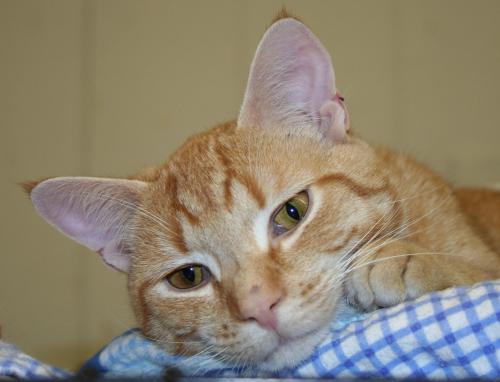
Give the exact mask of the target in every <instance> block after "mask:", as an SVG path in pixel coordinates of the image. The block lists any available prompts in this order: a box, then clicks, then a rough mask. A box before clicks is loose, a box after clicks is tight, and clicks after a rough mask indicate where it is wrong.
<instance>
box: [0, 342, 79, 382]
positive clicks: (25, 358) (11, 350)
mask: <svg viewBox="0 0 500 382" xmlns="http://www.w3.org/2000/svg"><path fill="white" fill-rule="evenodd" d="M70 376H71V373H69V372H67V371H65V370H62V369H58V368H56V367H52V366H49V365H46V364H44V363H42V362H39V361H37V360H36V359H34V358H31V357H30V356H29V355H26V354H24V353H23V352H22V351H20V350H19V349H18V348H16V347H15V346H14V345H11V344H8V343H6V342H3V341H0V379H3V378H4V377H8V378H13V379H49V378H50V379H52V378H65V377H70Z"/></svg>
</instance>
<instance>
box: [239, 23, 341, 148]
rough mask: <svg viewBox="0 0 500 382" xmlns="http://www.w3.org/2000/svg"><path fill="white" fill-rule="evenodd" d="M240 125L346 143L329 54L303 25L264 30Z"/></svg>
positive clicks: (287, 25)
mask: <svg viewBox="0 0 500 382" xmlns="http://www.w3.org/2000/svg"><path fill="white" fill-rule="evenodd" d="M238 126H240V127H241V126H244V127H260V128H264V129H272V128H280V129H287V130H288V131H296V132H298V133H300V134H307V135H312V136H319V137H320V138H322V139H324V140H327V141H329V142H333V143H342V142H345V141H347V131H348V130H349V116H348V113H347V108H346V107H345V105H344V99H343V97H342V96H341V95H340V93H339V92H338V91H337V89H336V86H335V74H334V71H333V67H332V63H331V59H330V56H329V54H328V52H327V51H326V49H325V48H324V47H323V45H322V44H321V42H320V41H319V40H318V38H317V37H316V36H315V35H314V34H313V33H312V32H311V31H310V30H309V29H308V28H307V27H306V26H305V25H304V24H302V23H301V22H300V21H298V20H295V19H293V18H285V19H281V20H279V21H277V22H275V23H274V24H273V25H271V27H270V28H269V29H268V30H267V31H266V33H265V34H264V36H263V37H262V40H261V41H260V43H259V46H258V48H257V52H256V53H255V57H254V59H253V61H252V66H251V68H250V75H249V79H248V84H247V88H246V92H245V97H244V99H243V104H242V106H241V111H240V115H239V118H238Z"/></svg>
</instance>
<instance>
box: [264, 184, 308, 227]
mask: <svg viewBox="0 0 500 382" xmlns="http://www.w3.org/2000/svg"><path fill="white" fill-rule="evenodd" d="M308 207H309V196H308V194H307V192H306V191H302V192H301V193H299V194H297V195H295V196H294V197H293V198H291V199H290V200H288V201H287V202H286V203H285V204H283V205H282V206H281V207H280V208H279V209H278V210H277V212H276V213H275V214H274V217H273V220H272V225H273V227H272V228H273V231H274V233H275V234H276V235H281V234H283V233H285V232H288V231H290V230H291V229H293V228H295V226H297V224H299V222H300V221H301V220H302V219H303V218H304V216H305V214H306V212H307V208H308Z"/></svg>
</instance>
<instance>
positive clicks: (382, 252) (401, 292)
mask: <svg viewBox="0 0 500 382" xmlns="http://www.w3.org/2000/svg"><path fill="white" fill-rule="evenodd" d="M379 247H380V244H377V243H374V244H372V245H371V246H370V247H369V248H363V249H362V252H363V253H365V254H366V255H362V254H361V252H360V253H359V254H357V255H356V254H355V255H354V256H359V257H358V258H357V259H355V260H354V261H353V263H352V267H351V270H350V271H348V274H347V278H346V282H345V294H346V297H347V300H348V301H349V303H350V304H351V305H353V306H356V307H358V308H360V309H362V310H363V311H372V310H375V309H378V308H386V307H391V306H394V305H397V304H399V303H401V302H403V301H406V300H411V299H414V298H417V297H419V296H421V295H422V294H424V293H426V292H428V291H431V290H434V289H435V288H436V285H435V284H434V283H433V282H431V281H430V279H429V275H432V274H434V273H435V271H436V269H435V268H433V267H432V260H430V259H429V258H427V259H424V258H423V256H424V253H423V251H422V250H421V249H420V248H418V247H417V246H414V245H411V244H409V243H406V242H393V243H391V244H388V245H384V246H383V247H380V248H379ZM419 256H421V257H419ZM429 260H430V261H429Z"/></svg>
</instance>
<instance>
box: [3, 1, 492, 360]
mask: <svg viewBox="0 0 500 382" xmlns="http://www.w3.org/2000/svg"><path fill="white" fill-rule="evenodd" d="M282 5H286V6H287V8H288V9H289V10H290V11H292V12H293V13H295V14H296V15H298V16H300V17H301V18H302V19H303V21H305V22H306V23H307V24H308V25H309V26H310V27H311V29H312V30H313V31H314V32H315V33H316V34H317V35H318V36H319V38H320V39H321V40H322V41H323V42H324V44H325V46H326V48H327V50H328V51H329V52H330V53H331V55H332V59H333V62H334V65H335V69H336V74H337V79H338V86H339V88H340V90H341V91H342V92H343V93H344V95H345V96H346V99H347V104H348V106H349V110H350V114H351V119H352V124H353V127H354V129H356V131H357V132H358V133H359V134H361V135H362V136H364V137H365V138H366V139H367V140H369V141H371V142H374V143H376V144H383V145H386V146H389V147H392V148H394V149H396V150H401V151H405V152H408V153H410V154H412V155H414V156H416V157H417V158H418V159H419V160H421V161H423V162H425V163H427V164H429V165H430V166H432V167H433V168H434V169H436V170H437V171H438V172H440V173H441V174H443V175H444V176H445V177H446V178H447V179H448V180H450V181H451V182H454V183H455V184H458V185H463V184H476V185H487V184H495V183H498V182H500V171H499V165H500V150H499V142H500V113H499V109H500V107H499V89H500V23H499V22H498V15H499V14H500V2H499V1H495V0H492V1H482V0H476V1H457V0H448V1H418V2H417V1H404V2H403V1H398V0H394V1H369V0H368V1H344V2H337V1H268V0H261V1H229V0H228V1H201V0H200V1H188V0H179V1H149V0H146V1H127V0H120V1H117V0H108V1H95V0H81V1H76V0H51V1H44V0H40V1H36V0H33V1H23V0H12V1H10V0H7V1H6V0H0V129H1V135H0V155H1V161H0V166H1V177H0V182H1V183H0V196H1V197H0V211H1V217H2V219H1V224H2V226H1V229H0V238H1V245H2V254H1V255H0V325H1V326H2V329H3V335H4V339H6V340H7V341H10V342H13V343H15V344H16V345H18V346H20V347H21V348H22V349H23V350H25V351H27V352H28V353H30V354H32V355H34V356H36V357H39V358H41V359H42V360H44V361H47V362H51V363H54V364H57V365H59V366H62V367H68V368H75V367H76V366H77V365H78V364H79V363H80V362H81V361H82V360H84V359H86V358H88V357H89V356H90V355H91V354H93V353H94V352H96V351H97V350H98V349H99V348H100V347H101V346H102V345H104V344H105V343H106V342H107V341H109V340H110V339H111V338H112V337H113V336H114V335H117V334H119V333H120V332H122V331H123V330H125V329H127V328H129V327H131V326H133V325H134V323H133V318H132V316H131V313H130V310H129V306H128V302H127V297H126V289H125V277H124V276H123V275H121V274H118V273H116V272H114V271H112V270H110V269H107V268H106V267H105V266H103V265H102V264H101V263H100V261H99V260H98V258H97V256H95V255H93V254H92V253H90V252H89V251H87V250H86V249H84V248H82V247H80V246H78V245H76V244H74V243H72V242H71V241H70V240H69V239H66V238H65V237H63V236H62V235H61V234H59V233H58V232H56V231H55V230H54V229H52V228H51V227H49V225H48V224H46V223H45V222H44V221H42V219H41V218H39V217H38V216H37V215H36V214H35V212H34V210H33V208H32V207H31V205H30V202H29V200H28V199H27V198H26V196H25V195H23V193H22V192H21V190H20V188H19V187H18V186H17V183H18V182H21V181H24V180H31V179H39V178H42V177H48V176H56V175H89V176H116V177H120V176H126V175H128V174H131V173H133V172H135V171H136V170H138V169H140V168H141V167H143V166H146V165H149V164H154V163H159V162H161V161H164V160H165V159H166V158H167V156H168V155H169V154H170V153H171V152H172V151H173V150H174V149H175V148H176V147H178V146H179V145H180V144H181V143H182V142H183V141H184V140H185V139H186V137H188V136H190V135H192V134H193V133H195V132H199V131H202V130H204V129H206V128H208V127H211V126H213V125H214V124H216V123H218V122H222V121H225V120H228V119H232V118H234V117H236V115H237V112H238V109H239V105H240V102H241V100H242V96H243V91H244V87H245V83H246V76H247V73H248V67H249V64H250V61H251V59H252V56H253V53H254V50H255V47H256V45H257V43H258V41H259V38H260V37H261V35H262V33H263V32H264V30H265V28H266V26H267V25H268V24H269V22H270V20H271V19H272V18H273V16H274V15H275V14H276V12H277V11H278V10H279V9H280V8H281V6H282Z"/></svg>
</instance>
